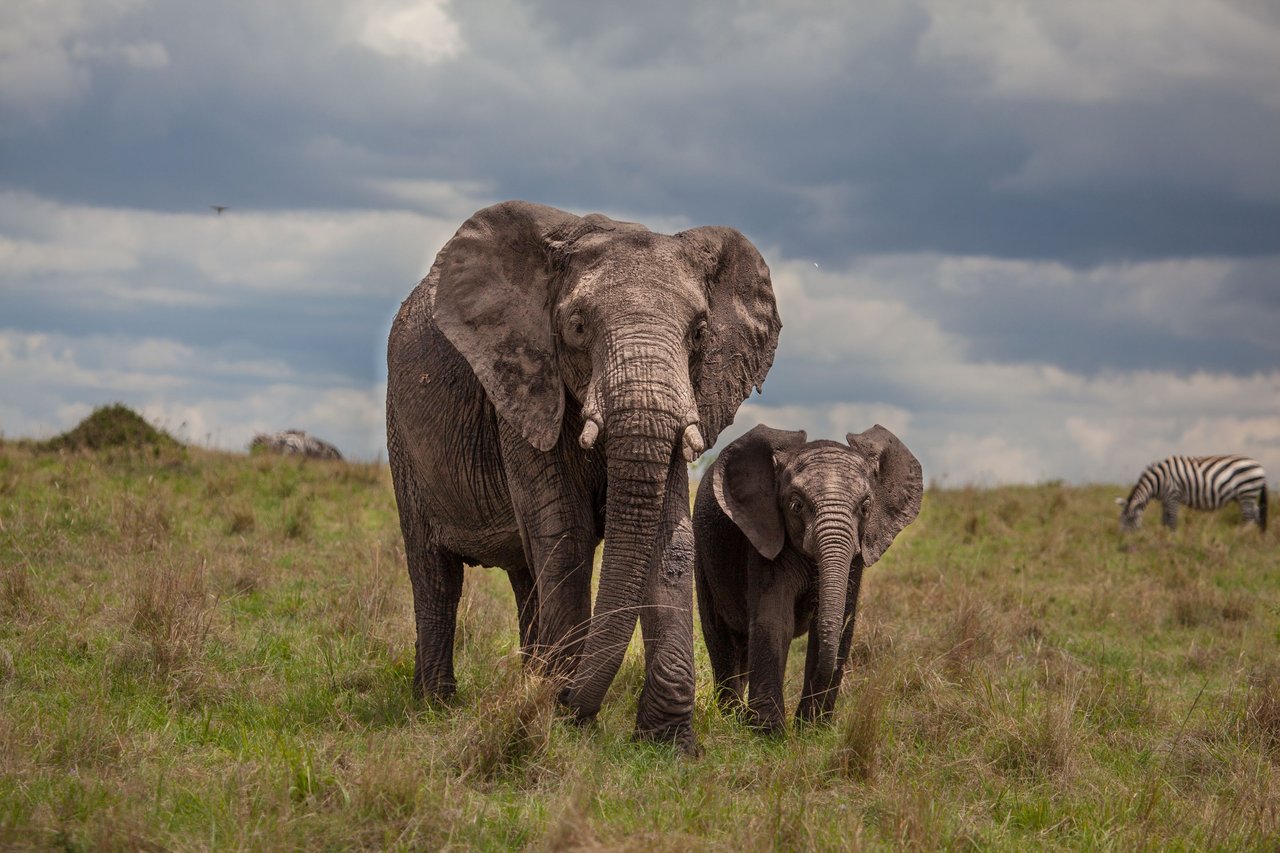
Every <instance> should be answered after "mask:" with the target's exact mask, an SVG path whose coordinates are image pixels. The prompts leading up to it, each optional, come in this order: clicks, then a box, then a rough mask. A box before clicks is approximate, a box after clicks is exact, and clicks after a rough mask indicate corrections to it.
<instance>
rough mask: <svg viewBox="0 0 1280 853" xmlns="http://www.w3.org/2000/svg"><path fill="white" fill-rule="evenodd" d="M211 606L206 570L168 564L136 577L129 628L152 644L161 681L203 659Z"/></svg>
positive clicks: (152, 662)
mask: <svg viewBox="0 0 1280 853" xmlns="http://www.w3.org/2000/svg"><path fill="white" fill-rule="evenodd" d="M211 605H212V602H211V601H210V600H209V596H208V594H207V593H206V591H205V571H204V567H203V565H194V564H191V563H180V562H173V561H163V562H161V563H159V564H157V565H155V566H153V567H149V568H147V569H143V570H140V571H138V572H136V573H135V575H134V579H133V589H132V607H131V611H130V613H129V620H128V624H129V629H130V630H131V631H132V632H133V633H134V634H136V635H137V636H139V637H141V638H142V639H143V640H144V641H145V642H146V646H147V650H148V653H149V663H150V666H151V670H152V672H153V673H154V674H155V675H157V676H161V677H164V676H169V675H171V674H173V673H175V672H177V671H179V670H181V669H182V668H184V667H186V666H188V665H189V664H191V663H192V662H193V661H194V660H196V659H197V658H198V656H199V655H200V653H201V651H202V649H203V647H204V644H205V641H206V640H207V639H208V636H209V630H210V626H211V623H212V616H213V611H212V607H211Z"/></svg>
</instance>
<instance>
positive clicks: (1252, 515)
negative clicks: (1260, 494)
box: [1240, 497, 1262, 527]
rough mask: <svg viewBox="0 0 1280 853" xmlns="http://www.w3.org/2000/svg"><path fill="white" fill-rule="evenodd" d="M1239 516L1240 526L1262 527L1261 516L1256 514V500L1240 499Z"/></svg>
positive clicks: (1249, 498) (1250, 498)
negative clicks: (1252, 525)
mask: <svg viewBox="0 0 1280 853" xmlns="http://www.w3.org/2000/svg"><path fill="white" fill-rule="evenodd" d="M1240 515H1241V516H1242V521H1241V523H1242V524H1250V523H1252V524H1256V525H1258V526H1259V527H1261V526H1262V514H1261V513H1259V512H1258V500H1257V498H1252V497H1248V498H1240Z"/></svg>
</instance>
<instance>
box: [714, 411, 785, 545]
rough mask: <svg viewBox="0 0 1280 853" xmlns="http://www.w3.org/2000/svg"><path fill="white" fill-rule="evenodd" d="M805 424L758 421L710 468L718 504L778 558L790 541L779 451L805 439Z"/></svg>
mask: <svg viewBox="0 0 1280 853" xmlns="http://www.w3.org/2000/svg"><path fill="white" fill-rule="evenodd" d="M805 439H806V435H805V433H804V430H797V431H791V430H783V429H774V428H772V427H770V426H766V425H765V424H760V425H758V426H756V427H754V428H753V429H752V430H751V431H750V432H748V433H747V434H746V435H743V436H741V437H740V438H738V439H737V440H736V441H734V442H733V443H732V444H730V445H729V446H728V447H726V448H725V449H724V452H723V453H721V454H720V458H719V459H717V460H716V463H715V465H714V466H712V469H711V488H712V489H714V490H715V496H716V502H717V503H719V504H720V509H722V510H723V511H724V514H725V515H727V516H729V519H730V520H731V521H732V522H733V523H734V524H736V525H738V529H739V530H741V531H742V533H743V535H745V536H746V537H747V540H748V541H750V542H751V545H752V547H754V548H755V549H756V550H757V551H759V552H760V553H761V554H762V555H763V556H764V557H765V558H766V559H769V560H772V559H775V558H776V557H777V556H778V554H779V553H781V552H782V546H783V545H784V544H786V541H787V528H786V524H785V523H784V522H783V520H782V510H781V508H780V507H779V506H778V476H777V470H776V464H777V463H776V461H775V457H776V456H777V454H778V453H780V452H786V451H789V450H794V449H795V448H797V447H800V446H802V445H803V444H804V443H805Z"/></svg>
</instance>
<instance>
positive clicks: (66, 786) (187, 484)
mask: <svg viewBox="0 0 1280 853" xmlns="http://www.w3.org/2000/svg"><path fill="white" fill-rule="evenodd" d="M1118 491H1119V489H1115V488H1109V487H1088V488H1068V487H1061V486H1054V485H1046V486H1037V487H1026V488H1002V489H990V490H970V489H961V490H943V491H932V490H931V491H929V492H928V493H927V494H926V496H925V503H924V508H923V511H922V513H921V516H920V518H919V520H918V521H917V522H916V523H915V524H914V525H912V526H911V527H910V528H908V530H907V531H906V532H905V533H904V534H903V535H902V536H901V537H900V538H899V540H898V542H897V543H896V544H895V545H894V546H893V548H891V549H890V550H889V552H888V554H887V555H886V556H885V558H884V559H883V560H882V561H881V562H880V563H879V564H878V565H877V566H875V567H874V568H873V569H872V570H871V571H870V572H868V574H867V578H866V582H865V586H864V598H863V606H862V609H861V618H860V620H859V625H858V632H857V637H856V641H855V649H854V654H855V658H856V666H855V667H854V668H853V671H852V673H851V675H850V677H849V678H848V679H847V681H846V685H845V690H844V693H843V695H842V697H841V701H840V705H839V712H838V717H837V720H836V723H835V725H833V726H831V727H826V728H816V729H809V730H806V731H803V732H794V731H793V732H791V733H789V734H787V735H786V736H784V737H780V738H776V739H761V738H759V737H757V736H755V735H753V734H751V733H750V732H748V731H747V730H745V729H744V728H742V727H741V726H740V725H738V724H737V723H736V722H735V721H733V720H730V719H725V718H722V717H721V716H720V715H719V713H718V712H717V710H716V709H715V707H714V704H713V703H711V702H709V700H708V691H707V689H706V687H707V685H708V681H709V667H708V666H707V663H706V660H705V656H704V654H703V650H702V647H701V640H700V639H699V641H698V653H699V655H700V659H699V666H700V669H699V674H698V675H699V687H700V690H699V698H698V705H697V712H696V719H695V723H696V726H697V729H698V733H699V736H700V738H701V742H702V745H703V746H704V748H705V755H704V757H702V758H701V759H699V760H694V761H690V760H686V759H682V758H680V757H678V756H676V755H674V754H673V753H672V752H671V751H670V750H669V749H666V748H663V747H657V746H652V745H642V744H635V743H632V742H631V741H630V740H629V734H630V731H631V726H632V724H633V721H634V714H635V702H636V696H637V693H638V688H639V686H640V683H641V680H642V677H643V668H642V666H641V662H640V660H639V657H638V654H637V649H635V648H633V649H632V653H631V654H630V656H629V657H628V660H627V662H626V663H625V664H624V666H623V669H622V672H621V673H620V676H619V678H618V680H617V683H616V684H615V686H614V688H613V690H612V691H611V693H610V695H609V698H608V700H607V701H606V705H605V709H604V711H603V712H602V714H601V719H600V721H599V724H598V725H597V726H595V727H594V728H592V729H589V730H586V731H580V730H577V729H575V728H573V727H571V726H568V725H566V724H564V723H562V722H558V721H556V720H555V719H554V715H553V713H552V710H553V703H552V701H551V698H552V697H551V694H550V690H549V689H548V687H547V686H546V685H545V684H542V683H540V682H538V681H537V680H535V679H531V678H529V677H526V676H525V675H524V674H523V673H522V672H521V671H520V667H519V664H518V662H517V661H516V659H515V658H514V655H513V652H514V648H515V638H516V630H515V618H514V617H515V613H514V606H513V604H512V598H511V592H510V589H509V587H508V586H507V583H506V579H505V577H504V576H503V575H502V573H501V572H499V571H496V570H480V569H472V570H468V574H467V586H466V590H465V593H464V598H463V603H462V607H461V610H460V625H459V642H458V650H459V651H458V672H459V681H460V689H459V694H458V697H457V699H456V701H455V702H454V704H453V706H452V707H450V708H447V709H438V708H430V707H420V706H418V705H416V704H415V703H414V702H413V701H412V700H411V698H410V692H409V679H410V675H411V673H412V669H413V651H412V638H413V632H412V627H411V621H412V617H411V607H410V595H409V585H408V580H407V577H406V574H405V570H404V565H403V552H402V545H401V542H400V534H399V530H398V524H397V521H396V516H395V508H394V501H393V498H392V494H391V487H390V481H389V477H388V475H387V473H386V471H385V468H383V467H382V466H371V465H355V464H344V463H333V462H309V463H308V462H302V461H299V460H295V459H290V458H282V457H270V456H260V457H252V458H250V457H245V456H233V455H224V454H215V453H211V452H206V451H202V450H199V449H195V448H187V449H180V448H178V449H175V448H172V447H168V446H163V447H161V448H160V449H159V450H155V449H153V448H147V449H146V450H145V452H129V451H121V450H117V451H108V452H102V453H99V454H96V455H95V454H92V453H88V452H83V451H82V452H66V453H61V454H52V453H42V452H38V451H37V450H35V449H34V448H33V447H32V446H31V445H30V444H15V443H12V442H9V443H3V444H0V846H3V847H10V846H19V847H22V846H33V847H51V846H52V847H61V848H66V849H101V848H128V849H139V848H152V847H163V848H179V849H190V848H206V847H213V848H253V849H263V848H279V847H288V848H293V847H298V848H301V847H308V848H326V849H349V848H353V847H363V848H377V849H385V848H402V849H407V848H415V849H417V848H421V849H437V848H441V847H447V846H453V847H481V848H504V847H533V848H538V849H561V848H566V847H580V848H591V847H597V848H598V847H605V848H629V849H644V850H649V851H657V850H685V849H689V848H717V849H726V850H730V849H731V850H739V849H792V848H797V847H800V848H804V847H809V848H826V849H858V848H866V849H898V848H902V847H909V848H933V847H941V846H945V847H966V846H974V847H979V848H984V849H986V848H995V849H1007V850H1022V849H1027V848H1028V847H1029V846H1032V847H1035V848H1059V849H1078V848H1104V849H1105V848H1110V849H1123V850H1130V849H1135V848H1139V849H1141V848H1147V849H1165V848H1169V847H1173V848H1175V849H1177V848H1204V849H1210V848H1211V849H1222V848H1246V849H1259V850H1272V849H1276V847H1277V846H1278V845H1280V542H1278V541H1277V538H1278V537H1277V534H1276V532H1275V531H1274V530H1273V531H1272V532H1271V533H1270V534H1268V535H1267V536H1266V537H1265V538H1260V537H1259V536H1258V534H1257V532H1256V530H1253V529H1241V528H1239V527H1238V523H1239V513H1238V511H1237V510H1234V509H1232V510H1226V511H1223V512H1221V513H1217V514H1214V515H1207V514H1194V513H1185V514H1184V523H1183V524H1182V526H1181V527H1180V529H1179V530H1178V531H1176V532H1175V533H1173V534H1170V533H1168V532H1166V531H1164V530H1163V529H1162V528H1160V526H1159V524H1158V523H1156V522H1157V519H1156V518H1155V514H1154V513H1152V514H1150V515H1149V517H1148V519H1147V524H1148V526H1147V527H1146V528H1144V529H1143V530H1141V531H1139V532H1138V533H1136V534H1134V535H1132V536H1129V537H1122V536H1121V535H1120V534H1119V532H1118V530H1117V524H1116V519H1115V509H1114V505H1113V504H1112V502H1111V499H1112V498H1113V497H1114V495H1115V494H1116V493H1117V492H1118ZM804 642H805V640H804V639H801V640H798V641H796V648H794V649H793V652H792V656H791V660H790V663H791V669H792V676H791V682H790V684H789V688H790V691H791V693H790V696H789V702H790V703H791V707H794V703H795V700H796V698H797V697H796V696H795V692H796V690H797V689H798V683H799V669H800V667H801V665H802V662H803V658H804V655H803V646H804Z"/></svg>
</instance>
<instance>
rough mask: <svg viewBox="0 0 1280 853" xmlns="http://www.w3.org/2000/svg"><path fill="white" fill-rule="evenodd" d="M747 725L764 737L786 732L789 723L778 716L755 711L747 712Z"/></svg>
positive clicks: (776, 735)
mask: <svg viewBox="0 0 1280 853" xmlns="http://www.w3.org/2000/svg"><path fill="white" fill-rule="evenodd" d="M746 717H747V720H746V722H747V727H748V728H749V729H751V730H752V731H753V732H755V733H756V734H758V735H760V736H762V737H778V736H780V735H783V734H786V731H787V724H786V723H785V722H783V721H782V719H781V718H777V717H765V716H763V715H761V714H758V713H756V712H755V711H748V712H747V715H746Z"/></svg>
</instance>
